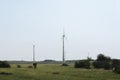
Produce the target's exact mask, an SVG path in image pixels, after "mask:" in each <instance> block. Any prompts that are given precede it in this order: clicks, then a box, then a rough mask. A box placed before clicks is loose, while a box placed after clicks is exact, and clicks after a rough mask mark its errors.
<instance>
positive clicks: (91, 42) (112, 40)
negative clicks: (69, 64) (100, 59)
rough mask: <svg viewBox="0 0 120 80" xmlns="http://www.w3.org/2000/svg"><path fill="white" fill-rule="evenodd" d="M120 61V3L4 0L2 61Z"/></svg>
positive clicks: (0, 6)
mask: <svg viewBox="0 0 120 80" xmlns="http://www.w3.org/2000/svg"><path fill="white" fill-rule="evenodd" d="M63 30H64V31H65V35H66V38H65V58H66V60H72V59H74V60H77V59H86V58H87V56H90V57H91V58H93V59H96V57H97V55H98V54H100V53H102V54H104V55H106V56H110V57H111V58H119V59H120V0H0V60H27V61H32V53H33V44H35V55H36V60H37V61H41V60H46V59H52V60H62V34H63Z"/></svg>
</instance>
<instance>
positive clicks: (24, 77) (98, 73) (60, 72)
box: [0, 64, 120, 80]
mask: <svg viewBox="0 0 120 80" xmlns="http://www.w3.org/2000/svg"><path fill="white" fill-rule="evenodd" d="M28 65H29V64H22V68H17V67H16V65H15V64H14V65H12V67H11V68H9V69H8V68H0V72H6V73H12V74H10V75H4V74H0V80H120V75H119V74H114V73H112V71H108V70H102V69H101V70H96V69H90V70H87V69H75V68H74V67H73V65H71V66H67V67H66V66H64V67H63V66H61V65H60V64H38V68H37V69H33V68H27V66H28Z"/></svg>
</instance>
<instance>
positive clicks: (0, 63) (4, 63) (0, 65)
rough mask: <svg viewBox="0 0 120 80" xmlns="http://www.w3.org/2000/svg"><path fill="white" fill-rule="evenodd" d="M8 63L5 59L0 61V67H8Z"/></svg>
mask: <svg viewBox="0 0 120 80" xmlns="http://www.w3.org/2000/svg"><path fill="white" fill-rule="evenodd" d="M10 67H11V66H10V64H9V63H8V62H7V61H0V68H10Z"/></svg>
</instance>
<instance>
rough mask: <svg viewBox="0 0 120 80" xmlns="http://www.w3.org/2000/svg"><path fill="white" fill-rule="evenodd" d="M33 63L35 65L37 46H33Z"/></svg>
mask: <svg viewBox="0 0 120 80" xmlns="http://www.w3.org/2000/svg"><path fill="white" fill-rule="evenodd" d="M33 63H35V45H33Z"/></svg>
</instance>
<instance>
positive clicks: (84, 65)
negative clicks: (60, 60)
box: [74, 60, 90, 69]
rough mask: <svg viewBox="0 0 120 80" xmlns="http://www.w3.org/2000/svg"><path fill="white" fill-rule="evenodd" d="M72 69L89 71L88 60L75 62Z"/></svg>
mask: <svg viewBox="0 0 120 80" xmlns="http://www.w3.org/2000/svg"><path fill="white" fill-rule="evenodd" d="M74 67H75V68H86V69H90V61H88V60H81V61H76V62H75V65H74Z"/></svg>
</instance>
